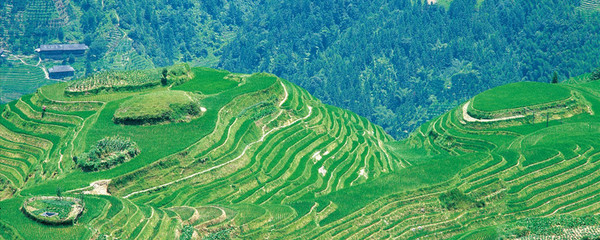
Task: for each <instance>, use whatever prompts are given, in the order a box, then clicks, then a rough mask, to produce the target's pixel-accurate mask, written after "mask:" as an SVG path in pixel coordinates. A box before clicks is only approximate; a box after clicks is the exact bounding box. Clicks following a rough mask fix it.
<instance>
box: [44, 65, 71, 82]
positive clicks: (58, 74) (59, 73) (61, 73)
mask: <svg viewBox="0 0 600 240" xmlns="http://www.w3.org/2000/svg"><path fill="white" fill-rule="evenodd" d="M74 75H75V69H73V67H71V66H69V65H59V66H54V67H51V68H50V69H48V76H49V77H50V78H52V79H61V78H66V77H72V76H74Z"/></svg>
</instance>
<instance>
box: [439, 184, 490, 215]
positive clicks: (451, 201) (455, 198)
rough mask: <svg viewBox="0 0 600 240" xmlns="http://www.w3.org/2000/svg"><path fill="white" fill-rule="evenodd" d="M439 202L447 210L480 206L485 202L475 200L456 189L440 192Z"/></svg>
mask: <svg viewBox="0 0 600 240" xmlns="http://www.w3.org/2000/svg"><path fill="white" fill-rule="evenodd" d="M440 202H441V203H442V206H444V207H445V208H446V209H448V210H457V209H468V208H470V207H478V208H482V207H484V206H485V202H483V201H476V200H474V199H473V198H471V197H469V196H467V195H465V194H464V193H463V192H461V191H460V190H458V189H452V190H450V191H448V192H445V193H442V194H441V195H440Z"/></svg>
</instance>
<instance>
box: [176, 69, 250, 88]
mask: <svg viewBox="0 0 600 240" xmlns="http://www.w3.org/2000/svg"><path fill="white" fill-rule="evenodd" d="M193 73H194V75H195V76H197V77H195V78H194V79H192V80H191V81H188V82H186V83H184V84H181V85H179V86H176V87H173V90H183V91H195V92H199V93H202V94H215V93H219V92H222V91H224V90H227V89H230V88H233V87H236V86H238V85H239V82H237V81H235V80H232V79H230V78H226V77H227V76H228V75H229V74H230V73H229V72H227V71H219V70H214V69H208V68H196V69H195V70H194V71H193ZM231 78H234V79H238V80H239V79H240V78H239V77H233V76H232V77H231Z"/></svg>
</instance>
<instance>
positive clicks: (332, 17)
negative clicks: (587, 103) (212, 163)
mask: <svg viewBox="0 0 600 240" xmlns="http://www.w3.org/2000/svg"><path fill="white" fill-rule="evenodd" d="M59 2H60V3H63V2H65V3H68V4H66V5H64V6H63V7H60V6H59V5H60V4H58V3H59ZM589 2H590V1H587V0H586V1H581V0H542V1H526V0H485V1H477V0H454V1H443V2H440V4H433V5H429V4H425V3H423V2H422V1H410V0H375V1H353V0H328V1H321V0H319V1H317V0H295V1H276V0H261V1H245V0H241V1H226V0H210V1H197V0H151V1H143V2H139V1H133V0H124V1H116V0H105V1H97V0H73V1H71V2H66V1H62V0H59V1H49V0H33V1H27V2H25V1H19V0H8V1H7V2H5V3H0V11H2V12H3V13H5V16H7V17H3V18H1V19H0V22H1V23H2V24H0V32H4V33H5V34H4V37H2V36H0V45H1V46H2V47H5V48H7V49H10V50H12V51H13V52H16V53H18V52H23V53H30V52H32V50H33V49H34V48H35V47H36V46H37V45H39V44H41V43H47V42H84V43H86V44H88V45H90V46H91V50H90V51H89V52H88V54H87V56H86V57H85V58H84V59H82V61H83V62H84V63H83V64H80V66H79V65H77V64H75V65H76V66H75V68H76V69H82V70H85V71H83V72H85V73H86V74H89V73H92V72H95V71H101V70H106V69H139V68H150V67H155V66H166V65H170V64H172V63H174V62H190V63H191V64H192V65H194V66H209V67H219V68H223V69H227V70H231V71H236V72H257V71H264V72H271V73H274V74H277V75H279V76H282V77H284V78H287V79H290V80H291V81H292V82H295V83H297V84H299V85H300V86H302V87H304V88H306V89H308V90H309V91H310V92H311V93H312V94H314V95H315V96H316V97H318V98H319V99H322V100H323V101H324V102H326V103H329V104H333V105H336V106H340V107H344V108H348V109H350V110H352V111H355V112H357V113H359V114H361V115H363V116H365V117H367V118H369V119H370V120H372V121H374V122H375V123H377V124H379V125H381V126H383V127H384V128H385V130H386V131H387V132H388V133H390V134H392V135H393V136H394V137H397V138H400V137H405V136H407V134H408V133H410V132H411V131H412V130H414V129H415V128H416V127H417V126H419V125H420V124H422V123H423V122H424V121H426V120H429V119H431V118H432V117H434V116H437V115H439V114H441V113H443V112H445V111H447V110H448V109H450V108H453V107H455V106H456V105H457V104H458V103H460V102H462V101H464V100H466V99H467V98H469V97H472V96H474V95H476V94H477V93H479V92H481V91H484V90H486V89H490V88H492V87H495V86H499V85H501V84H505V83H510V82H517V81H526V80H529V81H540V82H549V81H550V80H551V77H552V75H553V73H554V72H556V73H557V74H558V77H559V80H560V81H563V80H565V79H567V78H569V77H572V76H576V75H579V74H582V73H584V72H589V71H590V70H592V69H594V68H596V67H598V66H600V60H599V59H598V57H597V56H598V55H599V53H600V36H599V35H600V14H599V12H598V11H597V10H598V9H597V8H595V7H590V6H595V5H590V3H589ZM592 2H593V1H592ZM442 3H443V4H442ZM61 6H62V5H61ZM78 66H79V68H78Z"/></svg>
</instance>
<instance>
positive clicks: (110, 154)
mask: <svg viewBox="0 0 600 240" xmlns="http://www.w3.org/2000/svg"><path fill="white" fill-rule="evenodd" d="M138 154H140V149H139V148H138V147H137V144H135V143H134V142H132V141H131V139H128V138H124V137H121V136H115V137H107V138H103V139H101V140H100V141H98V142H97V143H96V145H94V146H93V147H92V149H90V151H89V152H87V153H83V154H81V155H79V156H78V157H76V158H75V160H76V162H77V165H79V167H80V168H81V169H83V171H100V170H105V169H109V168H112V167H114V166H116V165H119V164H122V163H124V162H126V161H129V160H130V159H132V158H134V157H135V156H137V155H138Z"/></svg>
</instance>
